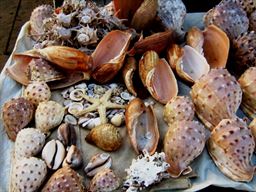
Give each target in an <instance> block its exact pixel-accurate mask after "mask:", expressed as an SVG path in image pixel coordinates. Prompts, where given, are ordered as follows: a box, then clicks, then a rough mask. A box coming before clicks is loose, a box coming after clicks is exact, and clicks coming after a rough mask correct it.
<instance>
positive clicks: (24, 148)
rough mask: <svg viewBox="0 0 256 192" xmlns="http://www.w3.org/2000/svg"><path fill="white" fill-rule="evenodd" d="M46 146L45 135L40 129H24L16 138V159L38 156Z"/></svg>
mask: <svg viewBox="0 0 256 192" xmlns="http://www.w3.org/2000/svg"><path fill="white" fill-rule="evenodd" d="M44 144H45V135H44V134H43V133H42V132H41V131H40V130H38V129H35V128H26V129H22V130H21V131H20V132H19V133H18V135H17V138H16V141H15V147H14V156H15V159H16V160H17V159H21V158H23V157H27V158H28V157H32V156H35V155H37V154H38V153H39V152H40V151H41V150H42V148H43V146H44Z"/></svg>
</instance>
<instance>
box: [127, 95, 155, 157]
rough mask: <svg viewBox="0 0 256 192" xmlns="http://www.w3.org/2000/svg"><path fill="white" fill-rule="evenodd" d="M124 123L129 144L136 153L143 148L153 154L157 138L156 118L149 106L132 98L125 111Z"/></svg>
mask: <svg viewBox="0 0 256 192" xmlns="http://www.w3.org/2000/svg"><path fill="white" fill-rule="evenodd" d="M125 123H126V128H127V131H128V134H129V137H130V141H131V144H132V146H133V148H134V150H135V152H136V153H137V154H139V153H140V152H142V151H143V150H146V151H148V152H149V153H150V154H154V152H155V150H156V148H157V145H158V140H159V130H158V125H157V119H156V116H155V114H154V111H153V108H152V107H151V106H148V107H147V106H145V104H144V103H143V101H142V100H140V99H139V98H136V99H133V100H132V101H131V102H130V103H129V104H128V106H127V108H126V111H125Z"/></svg>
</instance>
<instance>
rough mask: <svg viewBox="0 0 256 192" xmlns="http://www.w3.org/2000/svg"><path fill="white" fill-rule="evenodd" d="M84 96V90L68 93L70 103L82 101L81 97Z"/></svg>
mask: <svg viewBox="0 0 256 192" xmlns="http://www.w3.org/2000/svg"><path fill="white" fill-rule="evenodd" d="M84 94H85V90H84V89H74V90H73V91H71V92H70V95H69V98H70V99H71V100H72V101H81V100H82V99H83V95H84Z"/></svg>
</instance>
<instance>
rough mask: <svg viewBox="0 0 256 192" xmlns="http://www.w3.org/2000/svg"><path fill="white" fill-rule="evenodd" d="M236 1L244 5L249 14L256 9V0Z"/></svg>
mask: <svg viewBox="0 0 256 192" xmlns="http://www.w3.org/2000/svg"><path fill="white" fill-rule="evenodd" d="M235 1H236V2H237V3H238V4H239V5H241V6H242V7H243V9H244V10H245V11H246V13H247V15H250V14H251V13H252V12H253V11H254V10H255V9H256V1H255V0H235Z"/></svg>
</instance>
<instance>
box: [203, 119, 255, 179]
mask: <svg viewBox="0 0 256 192" xmlns="http://www.w3.org/2000/svg"><path fill="white" fill-rule="evenodd" d="M254 147H255V142H254V139H253V136H252V133H251V130H250V129H249V128H248V127H247V125H246V123H245V122H244V121H243V120H241V119H239V118H233V119H223V120H222V121H221V122H220V123H219V124H218V125H217V126H216V127H215V128H214V129H213V131H212V133H211V137H210V139H209V140H208V151H209V153H210V155H211V157H212V159H213V161H214V163H215V164H216V165H217V167H218V168H219V169H220V171H221V172H222V173H224V174H225V175H226V176H227V177H229V178H231V179H232V180H234V181H245V182H249V181H251V180H252V178H253V175H254V170H255V167H254V166H253V165H252V161H251V159H252V154H253V151H254Z"/></svg>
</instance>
